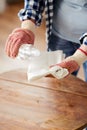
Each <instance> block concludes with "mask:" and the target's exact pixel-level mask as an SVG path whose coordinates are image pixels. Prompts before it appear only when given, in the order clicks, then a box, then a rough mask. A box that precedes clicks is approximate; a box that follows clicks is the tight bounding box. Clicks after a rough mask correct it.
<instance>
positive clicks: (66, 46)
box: [48, 33, 80, 76]
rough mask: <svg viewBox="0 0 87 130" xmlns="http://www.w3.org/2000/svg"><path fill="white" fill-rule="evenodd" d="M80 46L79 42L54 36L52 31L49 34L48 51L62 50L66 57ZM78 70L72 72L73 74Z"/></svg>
mask: <svg viewBox="0 0 87 130" xmlns="http://www.w3.org/2000/svg"><path fill="white" fill-rule="evenodd" d="M79 47H80V44H77V43H73V42H70V41H66V40H64V39H61V38H59V37H58V36H55V35H54V34H53V33H52V34H51V36H50V39H49V43H48V51H55V50H63V52H64V53H65V55H66V57H68V56H71V55H73V53H74V52H75V51H76V50H77V49H78V48H79ZM77 73H78V71H75V72H73V73H72V74H73V75H75V76H76V75H77Z"/></svg>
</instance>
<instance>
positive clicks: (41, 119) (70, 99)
mask: <svg viewBox="0 0 87 130" xmlns="http://www.w3.org/2000/svg"><path fill="white" fill-rule="evenodd" d="M86 126H87V83H85V82H84V81H82V80H80V79H78V78H76V77H74V76H69V77H67V78H65V79H62V80H57V79H55V78H52V77H43V78H41V79H39V80H36V81H34V82H29V81H27V75H26V70H22V69H20V70H14V71H10V72H6V73H3V74H1V75H0V130H82V128H84V127H86Z"/></svg>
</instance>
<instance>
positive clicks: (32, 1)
mask: <svg viewBox="0 0 87 130" xmlns="http://www.w3.org/2000/svg"><path fill="white" fill-rule="evenodd" d="M43 11H45V18H46V39H47V42H48V40H49V36H50V35H51V30H52V22H53V0H25V5H24V9H21V10H20V11H19V13H18V16H19V18H20V20H22V21H23V20H26V19H33V20H35V24H36V25H37V26H39V25H40V24H41V22H42V14H43Z"/></svg>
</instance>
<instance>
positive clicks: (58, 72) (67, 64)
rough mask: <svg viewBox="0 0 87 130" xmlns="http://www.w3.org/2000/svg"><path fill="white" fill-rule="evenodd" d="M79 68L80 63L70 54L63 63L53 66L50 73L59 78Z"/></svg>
mask: <svg viewBox="0 0 87 130" xmlns="http://www.w3.org/2000/svg"><path fill="white" fill-rule="evenodd" d="M78 69H79V65H78V63H77V62H76V61H75V60H74V57H73V56H70V57H68V58H66V59H65V60H63V61H62V62H61V63H59V64H56V65H53V66H51V68H50V73H51V75H52V76H54V77H56V78H57V79H61V78H64V77H66V76H68V75H69V74H71V73H72V72H74V71H76V70H78Z"/></svg>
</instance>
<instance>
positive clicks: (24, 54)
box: [17, 44, 40, 60]
mask: <svg viewBox="0 0 87 130" xmlns="http://www.w3.org/2000/svg"><path fill="white" fill-rule="evenodd" d="M39 55H40V51H39V50H38V49H36V48H35V47H34V46H33V45H32V44H23V45H21V47H20V48H19V53H18V56H17V58H19V59H22V60H29V59H31V58H33V57H35V56H39Z"/></svg>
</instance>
